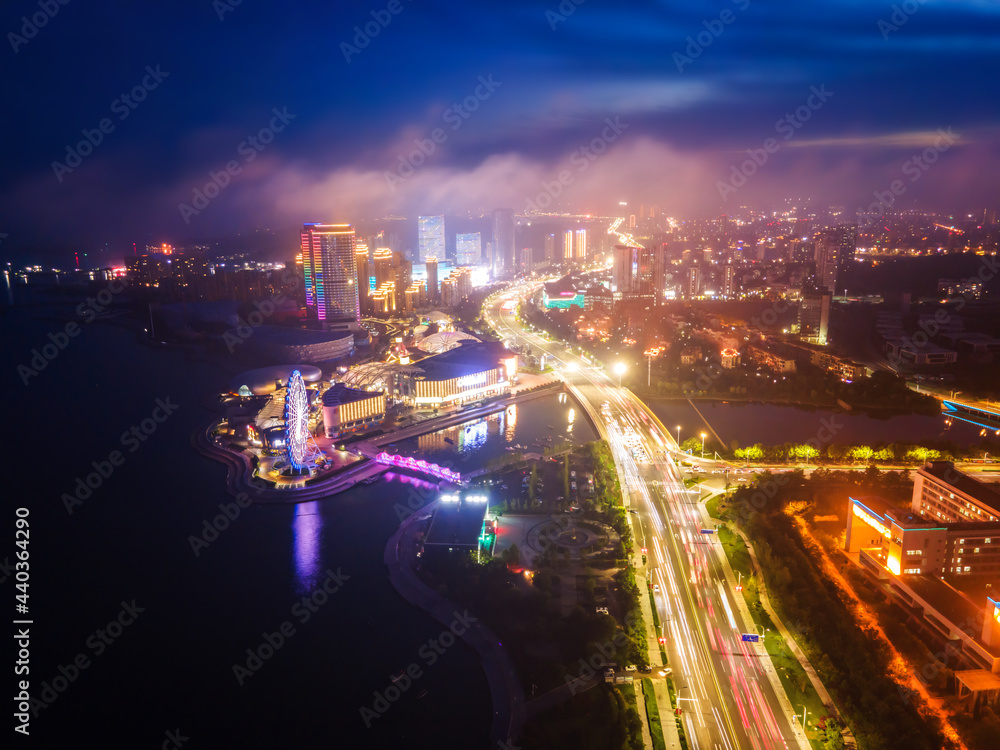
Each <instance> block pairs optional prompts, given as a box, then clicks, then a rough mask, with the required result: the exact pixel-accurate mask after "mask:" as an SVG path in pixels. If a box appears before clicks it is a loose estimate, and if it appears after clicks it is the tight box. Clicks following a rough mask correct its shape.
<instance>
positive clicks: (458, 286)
mask: <svg viewBox="0 0 1000 750" xmlns="http://www.w3.org/2000/svg"><path fill="white" fill-rule="evenodd" d="M471 293H472V273H471V272H470V271H469V269H468V268H456V269H455V270H453V271H452V272H451V273H450V274H448V277H447V278H446V279H445V280H444V281H442V282H441V304H442V305H443V306H444V307H454V306H455V305H457V304H458V303H459V302H461V301H462V300H464V299H466V298H467V297H468V296H469V295H470V294H471Z"/></svg>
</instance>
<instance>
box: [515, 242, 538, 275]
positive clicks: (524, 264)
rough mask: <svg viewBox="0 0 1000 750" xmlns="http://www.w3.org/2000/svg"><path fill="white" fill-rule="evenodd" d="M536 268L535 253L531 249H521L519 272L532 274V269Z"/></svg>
mask: <svg viewBox="0 0 1000 750" xmlns="http://www.w3.org/2000/svg"><path fill="white" fill-rule="evenodd" d="M534 267H535V259H534V253H533V252H532V250H531V248H530V247H522V248H521V259H520V263H518V270H519V271H520V272H521V273H531V271H532V269H533V268H534Z"/></svg>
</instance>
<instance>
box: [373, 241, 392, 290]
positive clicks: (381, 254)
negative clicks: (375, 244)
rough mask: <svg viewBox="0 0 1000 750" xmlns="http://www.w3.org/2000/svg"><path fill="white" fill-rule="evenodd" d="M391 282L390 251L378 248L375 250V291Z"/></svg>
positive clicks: (385, 248)
mask: <svg viewBox="0 0 1000 750" xmlns="http://www.w3.org/2000/svg"><path fill="white" fill-rule="evenodd" d="M392 280H393V274H392V250H390V249H389V248H387V247H380V248H377V249H376V250H375V289H376V290H378V289H381V288H382V285H383V284H385V283H386V282H387V281H392Z"/></svg>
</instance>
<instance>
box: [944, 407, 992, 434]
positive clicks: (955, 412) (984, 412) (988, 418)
mask: <svg viewBox="0 0 1000 750" xmlns="http://www.w3.org/2000/svg"><path fill="white" fill-rule="evenodd" d="M941 413H942V414H943V415H944V416H945V417H946V418H948V419H960V420H962V421H963V422H968V423H969V424H974V425H975V426H976V427H982V428H984V429H987V430H995V431H1000V412H997V411H994V410H993V409H989V408H986V407H982V406H974V405H972V404H966V403H963V402H961V401H953V400H951V399H947V398H945V399H941ZM998 434H1000V433H998Z"/></svg>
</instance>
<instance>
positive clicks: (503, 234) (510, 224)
mask: <svg viewBox="0 0 1000 750" xmlns="http://www.w3.org/2000/svg"><path fill="white" fill-rule="evenodd" d="M492 260H493V273H494V274H499V273H501V272H502V271H510V270H512V269H513V268H514V211H513V210H512V209H510V208H498V209H496V210H495V211H494V212H493V258H492Z"/></svg>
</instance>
